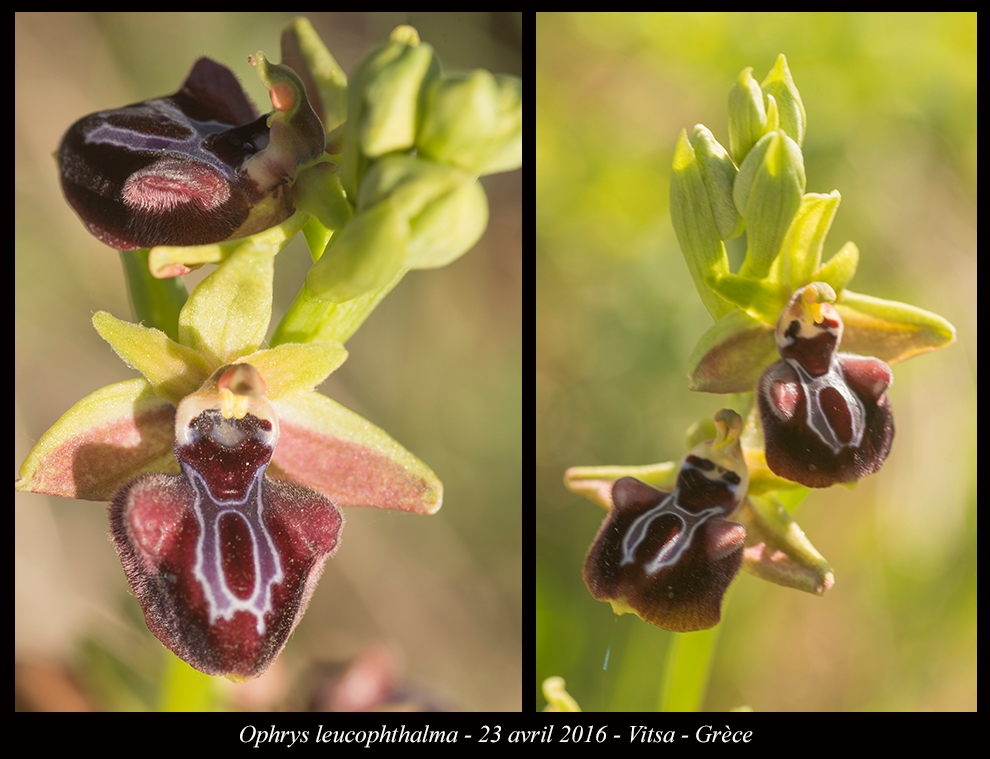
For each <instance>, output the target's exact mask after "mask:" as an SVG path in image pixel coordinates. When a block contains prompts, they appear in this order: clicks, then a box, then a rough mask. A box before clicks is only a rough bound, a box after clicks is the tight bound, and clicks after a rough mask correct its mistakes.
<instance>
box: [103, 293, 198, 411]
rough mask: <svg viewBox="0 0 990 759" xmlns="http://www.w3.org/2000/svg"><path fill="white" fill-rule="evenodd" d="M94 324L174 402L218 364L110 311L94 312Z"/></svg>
mask: <svg viewBox="0 0 990 759" xmlns="http://www.w3.org/2000/svg"><path fill="white" fill-rule="evenodd" d="M93 326H94V327H96V331H97V332H99V333H100V337H102V338H103V339H104V340H106V341H107V342H108V343H110V346H111V347H112V348H113V349H114V351H116V352H117V355H118V356H120V357H121V358H122V359H123V360H124V363H126V364H127V365H128V366H130V367H131V368H132V369H136V370H137V371H139V372H141V374H143V375H144V376H145V377H147V379H148V381H149V382H150V383H151V386H152V387H153V388H154V390H155V393H156V394H157V395H158V396H159V397H161V398H164V399H165V400H167V401H169V402H170V403H172V404H173V405H176V406H177V405H179V401H181V400H182V399H183V398H184V397H185V396H187V395H189V394H190V393H192V392H195V391H196V388H198V387H199V386H200V385H202V384H203V383H204V382H205V381H206V379H207V378H208V377H209V376H210V375H211V374H212V373H213V369H214V367H213V366H211V365H210V362H209V361H207V360H206V358H205V357H204V356H203V354H201V353H199V352H198V351H195V350H193V349H192V348H187V347H186V346H184V345H179V343H177V342H175V341H174V340H171V339H169V337H168V336H167V335H166V334H165V333H164V332H162V331H160V330H157V329H153V328H151V327H145V326H142V325H140V324H131V323H130V322H125V321H121V320H120V319H117V318H115V317H114V316H111V315H110V314H108V313H107V312H106V311H98V312H96V313H95V314H93Z"/></svg>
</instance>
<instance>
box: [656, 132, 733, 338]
mask: <svg viewBox="0 0 990 759" xmlns="http://www.w3.org/2000/svg"><path fill="white" fill-rule="evenodd" d="M670 220H671V223H673V225H674V232H675V233H676V234H677V242H678V243H679V244H680V246H681V251H682V252H683V254H684V260H685V261H686V262H687V265H688V270H689V271H690V272H691V278H692V279H693V280H694V286H695V287H696V288H697V290H698V295H700V296H701V301H702V303H704V304H705V308H707V309H708V313H710V314H711V315H712V317H713V318H715V319H719V318H721V317H722V316H724V315H725V314H727V313H728V312H729V311H731V310H732V305H731V304H730V303H728V302H726V301H725V300H723V299H722V298H720V297H719V296H718V295H716V294H715V293H713V292H712V291H711V289H710V288H709V286H708V284H707V282H706V278H708V277H712V276H718V275H721V274H727V273H728V272H729V260H728V258H727V257H726V255H725V245H723V244H722V240H721V238H720V237H719V233H718V227H717V226H716V224H715V217H714V215H713V213H712V206H711V202H710V201H709V198H708V190H707V188H706V186H705V181H704V179H703V177H702V171H701V166H700V165H699V161H698V156H697V154H696V153H695V149H694V146H693V145H692V144H691V142H690V140H688V137H687V130H684V129H682V130H681V134H680V136H679V137H678V138H677V146H676V147H675V148H674V165H673V167H672V170H671V177H670Z"/></svg>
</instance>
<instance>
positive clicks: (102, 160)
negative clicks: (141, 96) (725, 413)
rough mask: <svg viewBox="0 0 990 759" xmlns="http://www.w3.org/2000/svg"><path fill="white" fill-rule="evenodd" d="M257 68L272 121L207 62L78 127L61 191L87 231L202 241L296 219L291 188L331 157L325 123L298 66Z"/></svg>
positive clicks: (229, 76) (64, 150)
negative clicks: (168, 91)
mask: <svg viewBox="0 0 990 759" xmlns="http://www.w3.org/2000/svg"><path fill="white" fill-rule="evenodd" d="M253 62H255V63H256V65H258V67H259V74H260V75H261V78H262V81H263V82H264V83H265V85H266V86H267V87H268V88H269V91H270V94H271V97H272V103H273V105H274V106H275V109H276V110H275V111H274V112H273V114H272V115H270V116H262V117H260V118H259V117H258V115H257V113H256V111H255V109H254V107H253V106H252V105H251V103H250V101H249V100H248V98H247V96H246V95H245V94H244V91H243V89H241V86H240V84H239V83H238V81H237V79H236V78H235V77H234V75H233V73H231V71H230V69H228V68H227V67H226V66H222V65H220V64H219V63H216V62H214V61H211V60H209V59H208V58H200V59H199V60H197V61H196V63H195V64H194V65H193V68H192V71H190V73H189V76H188V77H187V78H186V81H185V82H184V83H183V85H182V88H181V89H180V90H179V91H178V92H176V93H174V94H172V95H169V96H166V97H161V98H156V99H153V100H146V101H143V102H141V103H135V104H133V105H129V106H125V107H123V108H118V109H115V110H110V111H100V112H98V113H94V114H91V115H89V116H86V117H84V118H82V119H80V120H79V121H77V122H76V123H75V124H73V125H72V126H71V127H70V128H69V131H68V132H66V134H65V136H64V137H63V138H62V143H61V145H60V146H59V150H58V162H59V170H60V173H61V179H62V191H63V192H64V193H65V198H66V200H67V201H68V203H69V205H70V206H72V208H73V210H75V211H76V213H77V214H79V217H80V218H81V219H82V221H83V223H84V224H85V225H86V226H87V227H88V228H89V230H90V232H92V233H93V234H94V235H95V236H96V237H98V238H99V239H100V240H101V241H102V242H104V243H106V244H107V245H110V246H112V247H114V248H117V249H119V250H131V249H134V248H148V247H152V246H155V245H201V244H208V243H214V242H220V241H222V240H227V239H230V238H233V237H243V236H245V235H249V234H253V233H255V232H259V231H261V230H263V229H267V228H268V227H271V226H273V225H275V224H278V223H280V222H282V221H284V220H285V219H287V218H288V217H289V216H290V215H291V214H292V212H293V207H292V196H291V193H290V192H289V184H290V183H291V182H292V180H293V179H294V177H295V174H296V171H297V169H298V168H299V166H300V165H302V164H305V163H308V162H311V161H313V160H315V159H316V158H318V157H319V156H320V154H321V153H322V152H323V141H324V135H323V128H322V126H321V125H320V122H319V119H318V118H316V114H314V113H313V111H312V108H310V106H309V103H308V101H307V100H306V96H305V91H304V90H303V87H302V83H301V82H300V81H299V79H298V77H296V76H295V74H293V73H292V71H291V70H290V69H287V68H285V67H282V66H277V65H274V64H269V63H268V62H267V61H266V60H265V58H264V56H263V55H261V54H258V56H257V58H256V59H254V60H253Z"/></svg>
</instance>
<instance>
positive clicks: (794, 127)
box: [760, 53, 808, 145]
mask: <svg viewBox="0 0 990 759" xmlns="http://www.w3.org/2000/svg"><path fill="white" fill-rule="evenodd" d="M760 89H761V90H762V91H763V93H764V94H765V95H766V96H767V97H768V98H769V97H772V98H773V99H774V100H775V101H776V103H777V114H778V120H779V124H780V126H779V128H780V131H782V132H783V133H784V134H786V135H787V136H788V137H790V138H791V139H792V140H794V142H796V143H797V144H798V145H800V144H801V143H803V142H804V132H805V130H806V129H807V126H808V115H807V113H805V110H804V103H803V102H802V101H801V93H799V92H798V88H797V85H795V84H794V78H793V77H792V76H791V70H790V69H789V68H788V67H787V58H786V57H785V56H784V54H783V53H781V54H780V55H779V56H777V60H776V62H775V63H774V64H773V68H772V69H770V73H769V74H767V78H766V79H764V80H763V81H762V82H761V83H760Z"/></svg>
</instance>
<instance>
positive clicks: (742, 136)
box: [729, 66, 767, 166]
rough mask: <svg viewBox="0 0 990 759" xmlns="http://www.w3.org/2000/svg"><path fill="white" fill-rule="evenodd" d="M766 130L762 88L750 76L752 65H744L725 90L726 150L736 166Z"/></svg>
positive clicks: (765, 110) (765, 111)
mask: <svg viewBox="0 0 990 759" xmlns="http://www.w3.org/2000/svg"><path fill="white" fill-rule="evenodd" d="M766 133H767V109H766V104H765V103H764V100H763V91H762V90H761V89H760V85H759V84H757V83H756V80H755V79H754V78H753V68H752V67H751V66H750V67H747V68H744V69H743V70H742V71H741V72H740V73H739V78H738V79H737V80H736V83H735V84H734V85H733V87H732V89H731V90H730V91H729V150H730V152H731V153H732V158H733V160H734V161H735V162H736V165H737V166H739V165H741V164H742V162H743V160H744V159H745V158H746V156H747V155H749V151H750V150H751V149H752V147H753V146H754V145H755V144H756V143H757V142H758V141H759V140H760V138H761V137H763V135H765V134H766Z"/></svg>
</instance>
